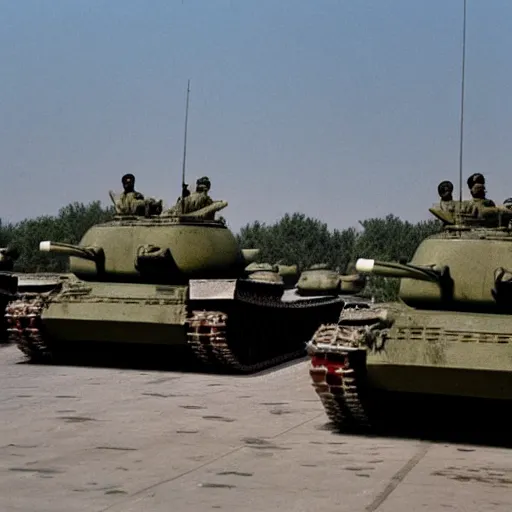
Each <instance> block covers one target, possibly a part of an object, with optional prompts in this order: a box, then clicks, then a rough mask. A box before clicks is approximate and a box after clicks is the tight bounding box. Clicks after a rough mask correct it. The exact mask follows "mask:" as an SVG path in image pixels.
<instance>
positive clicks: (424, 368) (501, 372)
mask: <svg viewBox="0 0 512 512" xmlns="http://www.w3.org/2000/svg"><path fill="white" fill-rule="evenodd" d="M430 211H431V213H433V214H434V215H435V216H436V217H437V218H438V219H439V220H441V221H442V222H443V224H444V226H443V228H442V229H441V230H440V232H439V234H435V235H432V236H430V237H428V238H426V239H425V240H424V241H423V242H421V243H420V245H419V246H418V247H417V249H416V251H415V253H414V256H413V258H412V260H411V261H410V262H409V263H403V262H400V263H398V262H396V263H392V262H382V261H375V260H371V259H359V260H358V261H357V263H356V269H357V271H358V272H361V273H364V274H373V275H377V276H383V277H387V278H398V279H400V289H399V299H400V300H399V302H396V303H388V304H369V305H368V306H367V307H358V308H352V309H345V310H344V311H343V312H342V314H341V316H340V319H339V320H338V322H337V323H332V324H326V325H322V326H321V327H320V328H318V330H317V331H316V332H315V334H314V336H313V337H312V339H311V341H310V342H309V343H308V347H307V350H308V354H309V356H310V358H311V366H310V369H309V372H310V376H311V379H312V382H313V386H314V388H315V390H316V392H317V394H318V395H319V398H320V399H321V401H322V403H323V405H324V408H325V411H326V413H327V415H328V417H329V419H330V420H331V421H332V422H333V423H334V424H335V425H336V426H337V427H338V428H340V429H343V430H346V429H351V430H352V429H356V430H358V429H360V428H367V427H370V428H372V427H376V426H382V425H386V424H387V422H388V421H390V420H391V414H390V412H389V410H390V409H389V408H390V407H391V406H392V405H393V404H397V403H401V400H402V399H404V400H405V402H402V403H410V404H413V403H419V404H421V407H426V404H427V403H430V404H436V403H441V402H444V403H447V400H451V401H452V402H450V403H454V404H457V403H459V404H466V405H464V407H466V406H468V407H466V409H464V408H463V409H461V410H466V412H470V411H471V410H472V411H473V412H472V414H474V409H470V408H469V407H472V406H471V405H469V404H473V406H474V404H475V403H480V404H483V405H484V406H485V405H486V404H487V405H489V404H491V403H493V404H495V405H496V404H501V406H502V407H505V408H506V407H510V404H511V403H512V230H511V220H512V212H511V211H510V210H508V209H507V208H505V207H501V206H500V207H494V208H485V207H480V206H478V205H475V203H473V202H465V201H463V202H457V203H454V204H453V205H452V211H443V210H442V209H441V208H439V207H435V208H431V209H430ZM501 410H504V409H501Z"/></svg>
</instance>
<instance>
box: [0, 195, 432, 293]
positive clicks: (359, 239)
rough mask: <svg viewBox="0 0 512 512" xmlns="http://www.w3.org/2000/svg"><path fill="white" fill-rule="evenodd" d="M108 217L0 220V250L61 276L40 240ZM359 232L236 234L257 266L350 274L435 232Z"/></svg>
mask: <svg viewBox="0 0 512 512" xmlns="http://www.w3.org/2000/svg"><path fill="white" fill-rule="evenodd" d="M113 215H114V211H113V208H112V207H107V208H104V207H102V206H101V203H100V202H99V201H95V202H92V203H90V204H87V205H85V204H82V203H72V204H69V205H68V206H65V207H64V208H62V209H61V210H60V211H59V213H58V214H57V215H56V216H50V215H45V216H41V217H37V218H35V219H27V220H23V221H21V222H18V223H14V224H13V223H7V224H6V223H2V221H1V220H0V247H7V246H11V247H16V248H17V249H18V250H19V252H20V253H21V256H20V258H19V259H18V260H17V261H16V264H15V270H16V271H19V272H65V271H67V258H65V257H63V258H59V257H57V256H56V255H48V254H44V253H41V252H39V242H40V241H41V240H54V241H59V242H66V243H71V244H77V243H78V242H79V241H80V239H81V238H82V236H83V235H84V233H85V232H86V231H87V230H88V229H89V228H90V227H91V226H93V225H94V224H98V223H101V222H105V221H107V220H109V219H111V218H112V217H113ZM360 225H361V226H360V228H361V229H358V230H356V229H355V228H347V229H344V230H337V229H334V230H330V229H329V228H328V226H327V224H326V223H324V222H321V221H319V220H317V219H313V218H311V217H306V216H305V215H303V214H299V213H295V214H293V215H285V216H284V217H283V218H282V219H281V220H279V221H278V222H276V223H274V224H271V225H267V224H263V223H261V222H258V221H256V222H253V223H252V224H247V225H246V226H244V227H243V228H242V229H241V230H240V232H239V233H238V234H237V237H238V240H239V242H240V245H241V246H242V247H244V248H259V249H261V258H260V259H261V261H265V262H269V263H278V262H281V263H283V264H295V263H296V264H298V265H299V268H300V269H301V270H303V269H306V268H308V267H310V266H311V265H313V264H315V263H327V264H328V265H330V267H331V268H333V269H337V270H338V271H339V272H341V273H348V272H351V271H352V270H353V266H354V264H355V261H356V260H357V258H361V257H362V258H365V257H368V258H376V259H383V260H395V261H396V260H399V259H402V258H404V259H406V260H408V259H410V258H411V257H412V255H413V253H414V250H415V249H416V247H417V246H418V244H419V243H420V242H421V240H423V239H424V238H425V237H427V236H429V235H430V234H433V233H435V232H438V231H439V229H440V224H439V223H438V222H437V221H435V220H432V221H426V222H419V223H416V224H412V223H410V222H407V221H403V220H401V219H399V218H398V217H395V216H393V215H388V216H387V217H385V218H383V219H379V218H373V219H367V220H364V221H361V222H360ZM396 289H397V282H396V280H387V279H383V278H371V279H370V281H369V283H368V286H367V288H366V294H369V295H373V296H374V297H375V299H376V300H383V299H390V298H393V296H394V295H395V293H396Z"/></svg>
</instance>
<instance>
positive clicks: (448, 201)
mask: <svg viewBox="0 0 512 512" xmlns="http://www.w3.org/2000/svg"><path fill="white" fill-rule="evenodd" d="M437 193H438V194H439V197H440V198H441V201H440V202H439V208H440V209H441V210H443V211H447V212H453V211H455V202H454V201H453V183H452V182H451V181H442V182H441V183H439V185H438V186H437Z"/></svg>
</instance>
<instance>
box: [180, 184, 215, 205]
mask: <svg viewBox="0 0 512 512" xmlns="http://www.w3.org/2000/svg"><path fill="white" fill-rule="evenodd" d="M211 186H212V184H211V182H210V179H209V178H208V176H203V177H202V178H199V179H198V180H197V181H196V190H195V192H192V193H191V194H190V195H189V196H187V197H185V204H184V208H183V213H192V212H195V211H197V210H200V209H201V208H204V207H205V206H210V205H211V204H212V203H213V200H212V198H211V197H210V196H209V195H208V192H209V190H210V188H211Z"/></svg>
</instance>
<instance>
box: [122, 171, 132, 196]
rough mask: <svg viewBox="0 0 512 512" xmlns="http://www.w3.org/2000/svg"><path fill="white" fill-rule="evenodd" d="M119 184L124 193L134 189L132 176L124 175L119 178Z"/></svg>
mask: <svg viewBox="0 0 512 512" xmlns="http://www.w3.org/2000/svg"><path fill="white" fill-rule="evenodd" d="M121 183H122V184H123V188H124V191H125V192H126V193H128V192H133V190H134V188H135V176H134V175H133V174H125V175H124V176H123V177H122V178H121Z"/></svg>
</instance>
